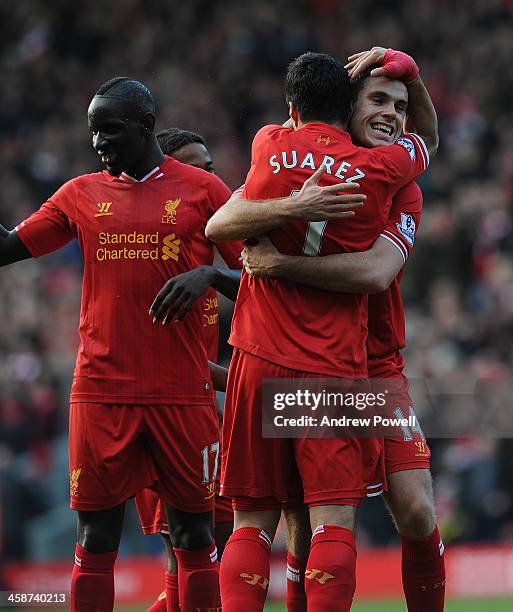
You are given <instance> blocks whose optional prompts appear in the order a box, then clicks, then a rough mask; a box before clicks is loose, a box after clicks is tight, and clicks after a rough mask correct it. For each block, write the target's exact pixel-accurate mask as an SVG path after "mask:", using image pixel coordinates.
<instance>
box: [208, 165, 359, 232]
mask: <svg viewBox="0 0 513 612" xmlns="http://www.w3.org/2000/svg"><path fill="white" fill-rule="evenodd" d="M323 173H324V166H320V167H319V168H318V169H317V170H316V171H315V172H314V174H313V175H312V176H311V177H310V178H309V179H307V180H306V181H305V183H304V184H303V187H302V188H301V191H300V192H299V193H298V194H297V195H294V196H289V197H286V198H278V199H275V200H265V201H253V200H244V199H242V198H241V197H240V196H238V195H237V192H236V194H235V195H233V196H232V197H231V198H230V200H228V202H227V203H226V204H225V205H224V206H221V208H219V210H218V211H217V212H216V213H215V214H214V215H213V216H212V217H211V218H210V219H209V221H208V223H207V226H206V229H205V234H206V236H207V238H208V239H209V240H212V241H213V242H223V241H227V240H245V239H246V238H252V237H254V236H260V235H262V234H266V233H267V232H270V231H271V230H274V229H276V228H278V227H281V226H283V225H286V224H287V223H290V222H291V221H296V220H303V221H326V220H329V219H346V218H347V217H351V216H353V215H354V214H355V210H356V209H358V208H361V207H362V206H363V203H364V201H365V198H366V196H365V195H363V194H361V193H355V191H356V190H357V189H358V188H359V185H358V184H357V183H338V184H336V185H327V186H325V187H320V186H319V184H318V183H319V180H320V178H321V176H322V174H323Z"/></svg>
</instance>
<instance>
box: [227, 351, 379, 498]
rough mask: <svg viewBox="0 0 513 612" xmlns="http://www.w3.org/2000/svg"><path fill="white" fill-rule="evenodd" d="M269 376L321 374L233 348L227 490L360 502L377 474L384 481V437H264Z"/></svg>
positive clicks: (249, 494)
mask: <svg viewBox="0 0 513 612" xmlns="http://www.w3.org/2000/svg"><path fill="white" fill-rule="evenodd" d="M266 378H298V379H302V378H318V376H316V375H315V374H312V373H311V372H300V371H297V370H292V369H289V368H285V367H282V366H279V365H277V364H274V363H270V362H269V361H265V360H264V359H260V358H259V357H255V356H254V355H251V354H249V353H246V352H245V351H241V350H239V349H235V350H234V354H233V358H232V362H231V365H230V371H229V374H228V388H227V391H226V403H225V409H224V423H223V453H222V472H221V493H222V494H223V495H228V496H230V497H235V498H240V497H250V498H274V499H275V500H277V501H279V502H280V503H287V502H288V503H290V502H293V501H297V500H300V499H304V502H305V503H306V504H309V505H320V504H324V503H331V504H335V503H336V504H341V505H345V504H351V505H358V504H359V503H360V501H361V500H362V499H363V498H364V497H366V495H367V493H368V489H367V487H368V485H375V484H376V478H378V482H380V483H384V482H385V476H384V464H383V440H381V439H370V438H369V439H363V438H362V439H354V438H333V439H308V438H302V439H277V438H262V405H261V404H262V392H261V391H262V381H263V380H264V379H266ZM323 378H324V377H323ZM235 505H236V506H237V503H236V504H235Z"/></svg>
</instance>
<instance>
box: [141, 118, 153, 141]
mask: <svg viewBox="0 0 513 612" xmlns="http://www.w3.org/2000/svg"><path fill="white" fill-rule="evenodd" d="M141 125H142V130H143V134H144V135H145V136H150V135H151V134H153V130H154V129H155V115H154V114H153V113H145V114H144V115H143V117H142V119H141Z"/></svg>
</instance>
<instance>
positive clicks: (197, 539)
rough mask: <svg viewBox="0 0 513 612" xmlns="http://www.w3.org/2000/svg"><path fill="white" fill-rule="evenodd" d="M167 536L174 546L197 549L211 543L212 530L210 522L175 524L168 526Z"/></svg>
mask: <svg viewBox="0 0 513 612" xmlns="http://www.w3.org/2000/svg"><path fill="white" fill-rule="evenodd" d="M169 537H170V539H171V543H172V544H173V546H174V547H175V548H184V549H186V550H199V549H201V548H207V547H208V546H210V545H211V544H212V540H213V530H212V526H211V524H205V523H197V524H193V525H191V524H189V523H182V524H175V525H173V527H172V528H171V527H170V531H169Z"/></svg>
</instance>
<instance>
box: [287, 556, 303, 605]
mask: <svg viewBox="0 0 513 612" xmlns="http://www.w3.org/2000/svg"><path fill="white" fill-rule="evenodd" d="M305 570H306V560H302V559H297V558H296V557H294V556H293V555H291V554H290V553H288V555H287V612H306V593H305Z"/></svg>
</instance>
